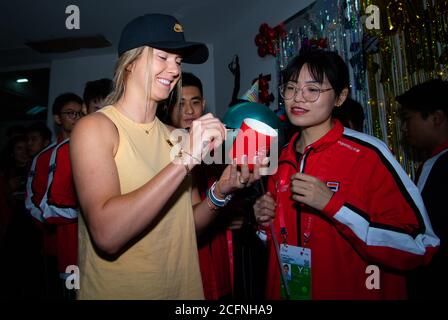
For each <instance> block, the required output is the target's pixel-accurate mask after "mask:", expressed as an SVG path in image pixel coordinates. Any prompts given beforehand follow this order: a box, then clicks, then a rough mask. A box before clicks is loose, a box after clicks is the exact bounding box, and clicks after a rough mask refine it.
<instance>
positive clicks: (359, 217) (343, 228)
mask: <svg viewBox="0 0 448 320" xmlns="http://www.w3.org/2000/svg"><path fill="white" fill-rule="evenodd" d="M298 137H299V133H297V134H296V135H294V136H293V138H292V139H291V141H290V143H289V144H288V145H287V146H286V147H285V148H284V149H283V151H282V153H281V156H280V159H279V165H278V171H277V172H276V174H275V175H273V176H271V177H270V179H269V183H268V190H269V191H270V192H271V194H272V195H273V197H274V199H275V201H276V203H277V207H276V216H275V219H274V222H273V223H274V230H275V233H276V237H277V239H278V241H279V242H282V235H281V232H280V229H281V226H285V227H286V232H287V236H286V241H287V243H288V244H290V245H299V246H304V247H307V248H310V249H311V274H312V298H313V299H404V298H406V282H405V276H404V274H403V271H405V270H409V269H413V268H415V267H417V266H419V265H422V264H426V263H428V262H429V261H430V259H431V257H432V255H433V254H434V253H435V252H436V250H437V248H438V246H439V239H438V237H437V236H436V235H435V234H434V232H433V230H432V227H431V224H430V221H429V219H428V216H427V213H426V209H425V206H424V204H423V201H422V198H421V196H420V193H419V191H418V189H417V187H416V186H415V185H414V184H413V182H412V181H411V180H410V179H409V177H408V176H407V175H406V173H405V171H404V170H403V169H402V168H401V166H400V165H399V163H398V162H397V161H396V160H395V158H394V157H393V155H392V154H391V153H390V152H389V149H388V148H387V146H386V145H385V144H384V143H383V142H381V141H380V140H378V139H376V138H374V137H371V136H369V135H366V134H363V133H359V132H356V131H353V130H350V129H347V128H344V127H343V126H342V125H341V124H340V122H339V121H337V120H336V121H334V127H333V128H332V129H331V130H330V131H329V132H328V133H327V134H326V135H325V136H323V137H322V138H321V139H319V140H318V141H316V142H314V143H313V144H311V145H309V146H307V147H306V148H305V150H304V153H303V154H302V155H301V154H298V153H297V152H296V151H295V142H296V141H297V139H298ZM296 172H302V173H305V174H308V175H311V176H314V177H317V178H318V179H320V180H321V181H323V182H325V183H326V184H327V186H328V187H329V188H330V189H332V190H333V191H334V192H335V193H334V194H333V196H332V198H331V200H330V202H329V203H328V204H327V206H326V207H325V208H324V209H323V210H322V211H320V212H319V211H318V210H315V209H313V208H310V207H308V206H306V205H304V204H300V203H297V202H296V201H293V200H292V199H291V189H290V183H291V175H293V174H294V173H296ZM267 233H268V248H269V262H268V273H267V275H268V278H267V287H266V295H267V298H268V299H279V298H280V271H279V269H278V262H277V260H276V259H277V258H276V253H275V250H274V247H273V241H272V236H271V234H270V232H269V230H267ZM304 240H305V242H304ZM369 265H376V266H378V267H379V269H380V288H379V289H370V290H369V289H368V288H367V286H366V280H367V278H368V277H369V276H370V272H369V273H366V271H367V270H366V268H367V267H368V266H369Z"/></svg>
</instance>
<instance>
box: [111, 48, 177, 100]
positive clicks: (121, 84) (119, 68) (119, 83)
mask: <svg viewBox="0 0 448 320" xmlns="http://www.w3.org/2000/svg"><path fill="white" fill-rule="evenodd" d="M144 49H145V47H139V48H135V49H131V50H128V51H126V52H124V53H123V54H122V55H121V56H120V57H119V58H118V61H117V63H116V65H115V72H114V89H113V91H112V92H111V93H110V94H109V95H108V96H107V97H106V98H105V99H104V105H105V106H107V105H113V104H115V103H117V101H118V100H120V99H121V97H122V96H123V94H124V92H125V88H126V81H127V76H128V72H129V71H128V70H127V69H126V68H127V67H128V66H129V65H131V64H132V63H134V62H135V61H136V60H137V59H138V58H139V57H140V56H141V55H142V53H143V50H144ZM152 57H153V48H151V47H148V56H147V63H146V84H145V88H146V90H148V88H149V90H151V89H150V88H151V81H152V77H151V71H152V70H150V62H151V61H152ZM181 89H182V81H181V79H179V81H178V82H177V84H176V88H175V89H173V90H172V91H171V92H170V96H169V98H168V100H169V103H172V99H173V95H174V93H175V91H176V92H181V91H180V90H181ZM150 95H151V92H147V96H146V99H147V98H148V96H150ZM175 98H176V104H178V103H179V102H180V94H176V97H175Z"/></svg>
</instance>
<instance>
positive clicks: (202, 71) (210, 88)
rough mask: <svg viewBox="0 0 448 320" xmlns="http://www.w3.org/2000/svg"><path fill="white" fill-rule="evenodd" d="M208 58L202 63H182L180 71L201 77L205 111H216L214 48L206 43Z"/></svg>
mask: <svg viewBox="0 0 448 320" xmlns="http://www.w3.org/2000/svg"><path fill="white" fill-rule="evenodd" d="M207 47H208V51H209V54H210V56H209V58H208V60H207V62H206V63H203V64H186V63H184V64H182V71H187V72H191V73H193V74H194V75H195V76H197V77H198V78H199V79H201V82H202V87H203V90H204V98H205V100H206V112H212V113H213V114H215V113H216V100H215V77H216V75H215V65H214V62H213V61H214V50H213V45H211V44H209V43H207Z"/></svg>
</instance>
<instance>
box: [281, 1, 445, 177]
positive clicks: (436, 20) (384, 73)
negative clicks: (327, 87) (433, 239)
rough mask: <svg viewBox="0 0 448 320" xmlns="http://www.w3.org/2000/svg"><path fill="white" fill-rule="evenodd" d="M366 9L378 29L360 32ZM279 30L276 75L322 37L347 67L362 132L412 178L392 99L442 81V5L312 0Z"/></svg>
mask: <svg viewBox="0 0 448 320" xmlns="http://www.w3.org/2000/svg"><path fill="white" fill-rule="evenodd" d="M369 5H377V6H378V7H379V9H380V10H379V11H380V15H381V16H380V28H381V29H380V30H367V29H366V28H365V27H364V24H363V22H364V20H362V19H361V16H362V15H364V12H365V9H366V8H367V6H369ZM285 28H286V30H287V32H288V33H287V37H285V39H283V40H282V41H281V45H280V55H279V56H280V57H278V58H277V65H278V70H279V71H280V70H282V69H283V68H284V67H286V64H287V62H288V60H289V59H290V58H291V57H293V56H294V55H295V54H296V53H297V52H298V51H299V50H300V48H301V45H302V41H303V40H304V39H308V40H310V41H311V40H313V39H314V40H319V39H323V38H327V44H328V45H327V49H328V50H332V51H337V52H338V53H339V54H340V55H341V56H342V57H343V59H344V60H345V61H346V62H347V65H348V66H349V71H350V76H351V96H352V98H354V99H356V100H357V101H359V102H360V103H361V105H362V106H363V108H364V111H365V118H366V121H365V126H364V129H365V132H366V133H369V134H372V135H374V136H376V137H378V138H380V139H382V140H384V141H385V142H386V143H387V144H388V146H389V147H390V148H391V149H392V151H393V152H394V154H395V155H396V157H397V159H398V160H399V161H400V163H401V164H402V166H403V167H404V168H405V170H406V171H407V172H408V173H409V174H410V176H412V177H413V176H414V172H415V168H416V165H417V162H416V161H413V157H414V155H413V154H412V153H409V152H407V150H405V148H404V147H403V144H402V136H401V131H400V126H401V123H400V119H399V116H398V114H399V105H398V104H397V102H396V101H395V98H396V96H398V95H400V94H402V93H403V92H405V91H406V90H408V89H410V88H411V87H412V86H414V85H416V84H419V83H422V82H424V81H426V80H428V79H430V78H434V77H440V78H443V79H448V1H446V0H436V1H427V0H409V1H407V0H391V1H386V0H317V1H316V4H315V5H314V6H313V8H312V9H311V10H308V11H306V12H305V13H304V14H303V15H301V16H298V17H297V18H295V20H294V22H291V23H289V24H288V25H286V26H285ZM288 28H289V29H288ZM366 34H368V35H369V37H375V38H371V39H378V45H379V51H378V52H377V53H375V52H370V51H369V52H367V51H366V48H365V47H364V43H363V39H364V35H366ZM360 44H361V45H360ZM359 46H361V47H362V49H360V50H354V49H355V48H357V47H359ZM351 49H352V50H351Z"/></svg>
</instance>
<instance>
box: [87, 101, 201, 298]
mask: <svg viewBox="0 0 448 320" xmlns="http://www.w3.org/2000/svg"><path fill="white" fill-rule="evenodd" d="M100 112H102V113H104V114H105V115H106V116H107V117H108V118H109V119H110V120H111V121H112V122H113V123H114V124H115V126H116V127H117V129H118V133H119V136H120V138H119V146H118V151H117V153H116V155H115V163H116V165H117V170H118V175H119V179H120V187H121V193H122V194H126V193H128V192H131V191H133V190H135V189H137V188H139V187H140V186H142V185H143V184H145V183H146V182H147V181H148V180H150V179H151V178H152V177H154V176H155V175H156V174H157V173H158V172H159V171H161V170H162V169H163V168H164V167H165V166H166V165H167V164H168V163H170V156H169V153H170V146H169V145H168V143H167V142H166V139H168V137H169V134H170V132H169V129H168V128H167V127H166V126H165V125H164V124H163V123H162V122H160V121H159V120H158V119H157V118H155V120H154V121H153V122H152V123H150V124H139V123H136V122H134V121H132V120H131V119H129V118H127V117H126V116H125V115H123V114H122V113H121V112H120V111H118V110H117V109H116V108H115V107H112V106H108V107H105V108H103V109H101V110H100ZM123 214H126V212H123ZM156 220H157V221H156V222H154V223H153V224H152V225H150V226H149V227H148V230H147V232H144V233H143V234H142V235H141V236H140V237H138V238H137V239H134V240H133V241H131V243H130V244H129V246H128V247H127V248H126V249H125V251H124V252H123V253H122V254H121V255H120V256H119V257H118V258H116V259H110V258H109V259H108V258H105V257H103V256H101V254H98V252H97V251H96V250H95V249H94V247H93V245H92V241H91V239H90V236H89V233H88V229H87V227H86V225H85V222H84V219H83V217H82V215H81V217H80V219H79V231H78V233H79V272H80V279H81V282H80V290H79V292H78V298H79V299H203V298H204V294H203V289H202V280H201V276H200V271H199V262H198V251H197V244H196V232H195V226H194V220H193V209H192V203H191V180H190V179H185V180H184V182H183V183H182V184H181V185H180V186H179V188H178V190H177V191H176V193H175V194H173V196H172V197H171V199H170V201H169V202H168V203H167V204H166V205H165V208H164V209H163V212H161V213H160V214H159V215H158V219H156ZM124 227H125V226H124Z"/></svg>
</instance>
